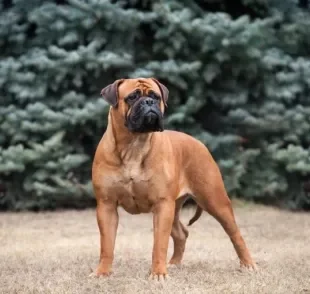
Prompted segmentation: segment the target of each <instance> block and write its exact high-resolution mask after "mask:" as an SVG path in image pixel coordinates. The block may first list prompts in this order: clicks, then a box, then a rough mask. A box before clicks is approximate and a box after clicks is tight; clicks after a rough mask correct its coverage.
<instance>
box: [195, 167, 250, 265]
mask: <svg viewBox="0 0 310 294" xmlns="http://www.w3.org/2000/svg"><path fill="white" fill-rule="evenodd" d="M208 173H209V174H208ZM201 174H204V175H207V177H206V178H205V177H202V176H201V177H196V178H194V179H193V182H192V184H193V186H192V187H193V188H192V189H193V193H194V194H195V200H196V201H197V204H198V205H199V206H200V207H201V208H202V209H203V210H205V211H207V212H208V213H209V214H210V215H212V216H213V217H214V218H215V219H216V220H217V221H218V222H219V223H220V224H221V226H222V227H223V229H224V230H225V232H226V233H227V235H228V236H229V238H230V240H231V242H232V244H233V246H234V248H235V251H236V253H237V255H238V257H239V260H240V265H241V266H244V267H246V268H253V269H255V268H256V265H255V263H254V261H253V260H252V257H251V255H250V252H249V249H248V248H247V246H246V243H245V241H244V239H243V237H242V235H241V232H240V230H239V227H238V225H237V223H236V220H235V216H234V212H233V208H232V205H231V201H230V199H229V197H228V195H227V193H226V190H225V187H224V183H223V180H222V177H221V174H220V172H219V170H218V168H217V167H213V168H210V166H209V169H208V170H205V171H203V173H201Z"/></svg>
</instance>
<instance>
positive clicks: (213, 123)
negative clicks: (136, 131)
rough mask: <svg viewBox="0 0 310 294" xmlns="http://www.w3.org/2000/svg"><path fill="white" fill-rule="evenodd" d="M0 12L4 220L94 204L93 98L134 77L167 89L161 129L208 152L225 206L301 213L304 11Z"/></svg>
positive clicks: (11, 8)
mask: <svg viewBox="0 0 310 294" xmlns="http://www.w3.org/2000/svg"><path fill="white" fill-rule="evenodd" d="M1 1H2V7H1V8H0V9H1V10H0V48H1V51H0V57H1V59H0V86H1V87H0V207H1V208H2V209H17V210H19V209H47V208H57V207H85V206H88V205H90V204H93V203H94V199H93V192H92V187H91V182H90V171H91V162H92V158H93V154H94V150H95V148H96V145H97V143H98V141H99V140H100V137H101V135H102V133H103V132H104V130H105V126H106V123H107V121H106V118H107V111H108V105H107V104H106V103H105V102H104V101H103V99H101V98H100V96H99V93H100V90H101V88H102V87H103V86H105V85H107V84H108V83H110V82H112V81H113V80H115V79H117V78H120V77H137V76H145V77H147V76H155V77H156V78H158V79H159V80H161V81H162V82H163V83H164V84H166V85H167V87H168V88H169V90H170V97H169V104H168V110H167V111H168V112H167V114H166V121H165V124H166V127H167V128H173V129H177V130H182V131H185V132H187V133H189V134H191V135H193V136H196V137H197V138H199V139H200V140H202V141H203V142H204V143H205V144H206V146H208V148H209V149H210V151H211V152H212V154H213V155H214V157H215V158H216V160H217V162H218V163H219V165H220V168H221V170H222V172H223V176H224V181H225V184H226V188H227V190H228V193H229V194H230V195H231V196H238V197H244V198H247V199H252V200H257V201H264V202H266V203H277V204H281V205H286V206H289V207H291V208H306V207H308V206H309V204H308V202H309V198H308V197H307V191H305V189H304V187H306V186H307V183H308V182H309V181H310V159H309V158H310V153H309V143H310V135H309V134H310V96H309V95H310V82H309V81H310V58H309V57H310V49H309V48H310V11H309V8H308V5H307V1H299V2H298V1H293V0H290V1H278V0H272V1H265V0H238V1H233V2H234V5H232V4H231V2H232V1H225V0H215V1H214V0H205V1H198V0H196V1H176V0H172V1H159V0H158V1H150V0H144V1H143V0H131V1H108V0H89V1H82V0H62V1H60V0H58V1H56V0H14V1H13V0H11V1H10V0H1ZM1 1H0V2H1ZM202 164H203V163H202Z"/></svg>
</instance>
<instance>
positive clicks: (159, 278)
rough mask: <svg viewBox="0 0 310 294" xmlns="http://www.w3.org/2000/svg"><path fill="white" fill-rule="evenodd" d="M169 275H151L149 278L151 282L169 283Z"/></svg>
mask: <svg viewBox="0 0 310 294" xmlns="http://www.w3.org/2000/svg"><path fill="white" fill-rule="evenodd" d="M169 278H170V277H169V275H168V274H154V273H151V274H150V275H149V277H148V280H149V281H159V282H164V281H167V280H168V279H169Z"/></svg>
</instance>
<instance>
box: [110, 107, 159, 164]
mask: <svg viewBox="0 0 310 294" xmlns="http://www.w3.org/2000/svg"><path fill="white" fill-rule="evenodd" d="M106 132H107V135H108V136H109V137H110V139H111V140H110V142H111V143H112V144H113V146H111V147H112V148H113V150H114V151H113V152H114V154H115V155H117V156H118V157H119V159H120V160H121V162H123V163H126V162H129V161H135V162H138V161H143V159H144V158H145V157H146V156H147V154H148V152H149V151H150V149H151V140H152V136H153V135H154V133H133V132H130V131H129V130H128V128H127V127H126V126H125V124H124V121H123V118H122V117H120V116H119V113H118V112H116V111H115V112H113V110H110V112H109V117H108V127H107V131H106Z"/></svg>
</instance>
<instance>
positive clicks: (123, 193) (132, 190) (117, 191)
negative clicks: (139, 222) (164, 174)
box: [105, 163, 154, 214]
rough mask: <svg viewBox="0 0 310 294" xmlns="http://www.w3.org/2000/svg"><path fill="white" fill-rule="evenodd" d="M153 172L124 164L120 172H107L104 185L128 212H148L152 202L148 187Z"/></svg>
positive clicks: (133, 164)
mask: <svg viewBox="0 0 310 294" xmlns="http://www.w3.org/2000/svg"><path fill="white" fill-rule="evenodd" d="M153 177H154V172H153V171H152V170H151V169H143V168H141V166H140V165H138V164H135V163H132V164H127V165H125V166H124V167H123V168H122V169H121V172H118V173H114V174H113V173H109V175H108V176H106V177H105V186H106V187H108V189H109V194H110V195H113V197H116V200H117V202H118V204H119V205H120V206H122V207H123V208H124V209H125V210H126V211H127V212H129V213H133V214H136V213H142V212H149V211H150V209H151V207H152V204H153V198H152V197H153V195H150V194H149V193H148V192H149V188H150V186H152V182H153V179H154V178H153Z"/></svg>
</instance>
